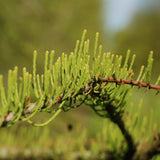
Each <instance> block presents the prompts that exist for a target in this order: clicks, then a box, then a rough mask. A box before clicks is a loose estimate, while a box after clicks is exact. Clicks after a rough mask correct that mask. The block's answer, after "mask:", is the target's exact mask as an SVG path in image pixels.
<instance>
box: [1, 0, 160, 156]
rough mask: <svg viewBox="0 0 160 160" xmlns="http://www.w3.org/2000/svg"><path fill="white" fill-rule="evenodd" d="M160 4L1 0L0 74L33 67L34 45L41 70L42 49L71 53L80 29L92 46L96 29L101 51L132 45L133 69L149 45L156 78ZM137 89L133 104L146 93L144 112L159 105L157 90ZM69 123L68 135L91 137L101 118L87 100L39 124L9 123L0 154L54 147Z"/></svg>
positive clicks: (123, 0)
mask: <svg viewBox="0 0 160 160" xmlns="http://www.w3.org/2000/svg"><path fill="white" fill-rule="evenodd" d="M159 8H160V1H159V0H152V1H150V0H141V1H139V0H119V1H117V0H87V1H85V0H77V1H74V0H70V1H69V0H61V1H58V0H50V1H49V0H46V1H44V0H27V1H26V0H14V1H10V0H5V1H3V0H0V74H3V75H4V79H7V74H8V70H9V69H12V68H13V67H14V66H15V65H17V66H18V67H19V74H21V71H22V68H23V67H24V66H25V67H27V69H28V70H29V71H30V72H32V55H33V51H34V50H37V51H38V57H39V58H38V64H37V67H38V72H39V73H41V72H42V70H43V65H42V64H43V61H44V53H45V51H46V50H48V51H51V50H55V53H56V55H55V59H56V58H57V57H59V56H60V55H61V53H62V52H65V53H67V54H69V53H70V52H71V51H73V49H74V46H75V42H76V40H77V39H80V37H81V34H82V31H83V29H87V31H88V32H87V37H89V38H90V40H91V49H90V50H91V52H92V46H93V44H94V37H95V33H96V32H97V31H98V32H100V43H101V44H102V45H103V51H110V52H111V53H113V54H121V55H123V56H125V54H126V52H127V50H128V49H130V50H131V52H132V54H136V62H135V65H134V69H135V71H137V72H138V71H139V69H140V66H141V65H142V64H146V62H147V58H148V54H149V52H150V51H151V50H152V51H153V52H154V59H155V60H154V65H153V77H152V80H153V81H152V82H153V83H154V81H155V79H156V76H157V75H158V74H159V73H160V72H159V67H160V9H159ZM135 92H136V94H133V97H132V98H131V101H133V104H136V105H137V104H138V102H139V100H140V98H139V97H144V99H147V100H144V104H143V107H144V114H145V113H147V110H148V108H150V107H155V108H154V109H156V108H158V105H159V103H158V99H159V95H158V96H155V93H154V92H151V94H150V93H148V92H147V93H146V92H145V91H142V93H139V92H138V93H137V91H135ZM136 105H135V107H136ZM48 116H49V115H39V116H38V117H37V120H40V121H43V120H44V119H45V118H46V117H48ZM157 117H158V115H156V116H155V119H156V118H157ZM156 120H157V121H158V120H159V119H156ZM68 125H69V126H70V125H72V127H73V129H72V130H73V132H74V130H76V131H75V132H76V133H74V134H72V136H73V135H75V137H76V136H78V134H80V135H83V134H85V132H86V131H84V130H85V129H87V133H88V136H89V137H91V138H94V137H96V136H97V133H98V132H99V131H100V130H101V128H102V119H101V118H99V117H98V116H97V115H95V114H94V112H93V111H92V110H91V109H90V108H88V107H87V106H82V107H80V108H79V109H76V110H72V111H70V112H68V113H62V114H61V115H60V116H59V117H58V118H57V119H56V120H55V121H53V122H52V123H51V124H50V125H49V126H47V127H43V128H41V129H34V128H33V127H32V126H29V125H27V124H25V125H24V124H23V123H18V124H16V125H15V126H13V127H12V128H9V129H8V128H5V129H1V131H0V134H1V135H3V136H1V138H0V142H1V143H0V154H1V155H2V156H6V155H8V154H9V153H12V152H13V153H17V154H18V153H19V152H18V151H21V152H22V153H21V154H23V149H24V150H25V154H30V152H31V151H30V149H31V148H32V149H34V148H37V145H38V146H40V148H41V149H42V148H43V149H44V148H47V147H48V148H51V147H53V145H54V144H55V143H56V144H57V143H59V144H63V143H65V142H64V140H62V141H63V142H61V143H60V142H55V141H56V140H57V139H60V140H61V139H63V138H64V137H65V136H71V135H70V134H71V133H70V132H69V130H68V129H67V126H68ZM22 126H23V127H22ZM77 126H78V127H77ZM31 135H33V136H31ZM59 136H60V137H61V138H59ZM72 138H73V137H72ZM60 140H59V141H60ZM70 146H72V145H71V144H70ZM61 147H62V146H60V148H61ZM8 148H9V149H8ZM13 148H16V149H14V150H13ZM26 149H28V150H26ZM43 149H42V150H43ZM66 150H67V149H66ZM58 151H59V150H58ZM58 151H57V152H58ZM37 152H38V153H40V152H41V151H37ZM46 152H47V153H48V150H47V151H46Z"/></svg>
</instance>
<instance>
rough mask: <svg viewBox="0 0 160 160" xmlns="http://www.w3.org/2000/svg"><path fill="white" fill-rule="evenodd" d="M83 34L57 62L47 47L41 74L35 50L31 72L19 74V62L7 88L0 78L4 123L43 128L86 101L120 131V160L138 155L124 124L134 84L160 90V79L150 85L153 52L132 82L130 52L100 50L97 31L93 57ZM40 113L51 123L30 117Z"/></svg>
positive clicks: (0, 121) (0, 110)
mask: <svg viewBox="0 0 160 160" xmlns="http://www.w3.org/2000/svg"><path fill="white" fill-rule="evenodd" d="M85 36H86V30H84V32H83V35H82V38H81V41H77V42H76V46H75V49H74V51H73V52H71V53H70V55H69V56H67V55H66V54H64V53H62V55H61V57H59V58H58V59H57V61H56V62H55V63H54V64H53V62H54V51H51V53H49V52H48V51H47V52H46V53H45V64H44V73H43V74H41V75H39V74H38V73H37V72H36V60H37V52H36V51H34V55H33V74H30V73H29V72H28V71H27V70H26V68H23V76H22V77H19V78H18V67H17V66H16V67H15V68H14V70H9V71H8V85H7V87H5V86H4V84H3V76H2V75H1V76H0V107H1V108H0V126H1V127H8V126H11V125H13V124H14V123H16V122H17V121H26V122H28V123H30V124H32V125H34V126H44V125H47V124H48V123H49V122H50V121H52V120H53V119H54V118H55V117H56V116H57V115H58V114H59V113H60V112H61V111H64V112H66V111H69V110H70V109H73V108H77V107H79V106H81V105H82V104H86V105H88V106H90V107H91V108H92V109H93V110H94V111H95V112H96V113H97V114H98V115H99V116H101V117H105V118H109V119H110V120H111V121H112V122H113V123H114V124H116V125H117V126H118V128H119V129H120V131H121V133H122V135H123V137H124V139H125V142H126V144H127V147H126V150H125V151H124V152H122V153H121V154H120V153H118V154H117V156H118V157H121V159H131V158H134V157H135V159H136V158H137V156H139V155H137V154H139V153H137V145H136V144H135V142H134V139H133V137H132V135H131V133H130V132H129V131H128V129H127V127H126V125H125V123H124V120H123V115H124V112H125V107H126V104H127V98H128V97H129V93H131V92H132V90H133V87H134V86H138V87H139V88H141V87H145V88H147V89H154V90H156V91H157V93H158V92H159V91H160V86H158V84H159V80H160V78H158V79H157V81H156V82H155V85H154V84H151V69H152V63H153V58H152V56H153V53H152V52H151V53H150V54H149V58H148V64H147V66H146V67H145V68H144V66H142V67H141V69H140V72H139V75H138V77H137V80H136V81H134V80H133V78H134V71H133V69H132V67H133V64H134V60H135V55H133V56H132V58H131V60H129V57H130V51H129V50H128V51H127V55H126V57H125V59H123V58H122V56H118V55H112V54H110V53H103V54H102V45H98V37H99V34H98V33H96V38H95V45H94V51H93V56H92V57H90V55H91V54H89V40H88V39H87V40H85ZM38 112H48V113H50V114H51V115H52V116H51V118H49V120H48V121H46V122H44V123H41V124H37V123H35V122H33V121H32V117H34V116H35V115H36V114H37V113H38ZM156 135H157V137H158V138H157V139H156V140H157V143H158V146H156V147H155V148H152V149H153V150H154V151H155V152H154V153H151V155H152V154H153V155H154V154H158V153H159V145H160V136H159V135H158V134H156ZM148 153H149V152H147V153H146V154H148ZM151 155H149V156H151ZM113 157H114V155H112V158H113ZM114 158H116V157H114Z"/></svg>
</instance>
